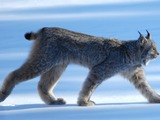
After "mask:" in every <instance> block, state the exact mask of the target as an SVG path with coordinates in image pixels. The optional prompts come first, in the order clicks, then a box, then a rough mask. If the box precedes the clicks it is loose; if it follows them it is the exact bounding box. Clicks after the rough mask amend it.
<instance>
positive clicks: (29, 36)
mask: <svg viewBox="0 0 160 120" xmlns="http://www.w3.org/2000/svg"><path fill="white" fill-rule="evenodd" d="M24 37H25V38H26V39H27V40H36V38H37V35H36V33H33V32H29V33H26V34H25V35H24Z"/></svg>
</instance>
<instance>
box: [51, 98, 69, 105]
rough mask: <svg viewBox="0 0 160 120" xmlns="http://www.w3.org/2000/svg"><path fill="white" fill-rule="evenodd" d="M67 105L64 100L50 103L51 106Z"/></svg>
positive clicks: (58, 99) (59, 99)
mask: <svg viewBox="0 0 160 120" xmlns="http://www.w3.org/2000/svg"><path fill="white" fill-rule="evenodd" d="M64 104H66V101H65V100H64V99H63V98H57V100H54V101H52V102H50V103H49V105H64Z"/></svg>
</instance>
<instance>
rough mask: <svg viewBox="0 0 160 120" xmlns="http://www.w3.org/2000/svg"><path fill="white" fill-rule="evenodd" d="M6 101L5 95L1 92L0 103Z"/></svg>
mask: <svg viewBox="0 0 160 120" xmlns="http://www.w3.org/2000/svg"><path fill="white" fill-rule="evenodd" d="M5 99H6V95H4V94H3V93H2V92H1V91H0V102H3V101H4V100H5Z"/></svg>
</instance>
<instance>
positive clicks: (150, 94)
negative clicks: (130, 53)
mask: <svg viewBox="0 0 160 120" xmlns="http://www.w3.org/2000/svg"><path fill="white" fill-rule="evenodd" d="M123 76H124V77H126V78H128V79H129V81H130V82H131V83H133V85H134V86H135V88H137V89H138V90H139V91H140V93H141V94H142V95H143V96H144V97H146V98H147V99H148V101H149V102H151V103H160V96H159V95H158V94H157V93H156V92H155V91H154V90H153V89H152V88H151V86H150V85H149V84H148V82H147V81H146V78H145V75H144V70H143V68H137V69H135V70H133V71H128V72H125V73H123Z"/></svg>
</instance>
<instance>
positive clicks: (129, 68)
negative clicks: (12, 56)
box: [0, 28, 160, 106]
mask: <svg viewBox="0 0 160 120" xmlns="http://www.w3.org/2000/svg"><path fill="white" fill-rule="evenodd" d="M139 34H140V36H139V38H138V39H137V40H129V41H119V40H117V39H110V38H102V37H95V36H90V35H86V34H81V33H77V32H73V31H69V30H65V29H62V28H42V29H40V30H39V31H38V32H36V33H33V32H31V33H26V34H25V38H26V39H28V40H34V45H33V48H32V51H31V53H30V55H29V58H28V59H27V61H26V62H25V63H24V64H23V65H22V66H21V67H20V68H19V69H17V70H15V71H13V72H11V73H10V74H9V75H8V76H7V77H6V79H5V80H4V82H3V84H2V87H1V89H0V102H2V101H4V100H5V99H6V97H7V96H9V94H10V93H11V91H12V90H13V88H14V87H15V85H17V84H18V83H20V82H23V81H26V80H28V79H32V78H34V77H37V76H39V75H41V80H40V81H39V84H38V91H39V95H40V97H41V99H42V100H43V101H44V102H45V103H46V104H65V103H66V102H65V100H63V99H62V98H56V97H55V95H54V94H53V92H52V90H53V89H54V87H55V85H56V83H57V81H58V79H59V77H60V76H61V74H62V73H63V71H64V70H65V68H66V67H67V65H68V64H70V63H75V64H80V65H82V66H86V67H88V68H89V70H90V72H89V74H88V76H87V78H86V80H85V82H84V84H83V87H82V90H81V91H80V94H79V98H78V102H77V103H78V105H80V106H92V105H94V102H93V101H91V100H90V97H91V95H92V93H93V92H94V90H95V89H96V88H97V87H98V86H99V85H100V84H101V83H102V82H103V81H104V80H105V79H108V78H110V77H112V76H114V75H116V74H118V73H119V74H121V75H122V76H123V77H125V78H127V79H128V80H129V81H130V82H131V83H132V84H133V85H134V86H135V88H137V89H138V90H139V91H140V92H141V94H142V95H143V96H144V97H146V98H147V99H148V101H149V102H151V103H159V102H160V96H159V95H158V94H157V93H156V92H155V91H154V90H153V89H152V88H151V87H150V85H149V84H148V83H147V81H146V78H145V74H144V70H143V66H145V65H147V63H148V62H149V61H150V60H153V59H156V58H157V56H158V55H159V53H158V51H157V47H156V44H155V43H154V42H153V41H152V40H151V35H150V33H149V32H148V31H147V36H145V37H144V36H143V35H142V34H141V33H140V32H139Z"/></svg>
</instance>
